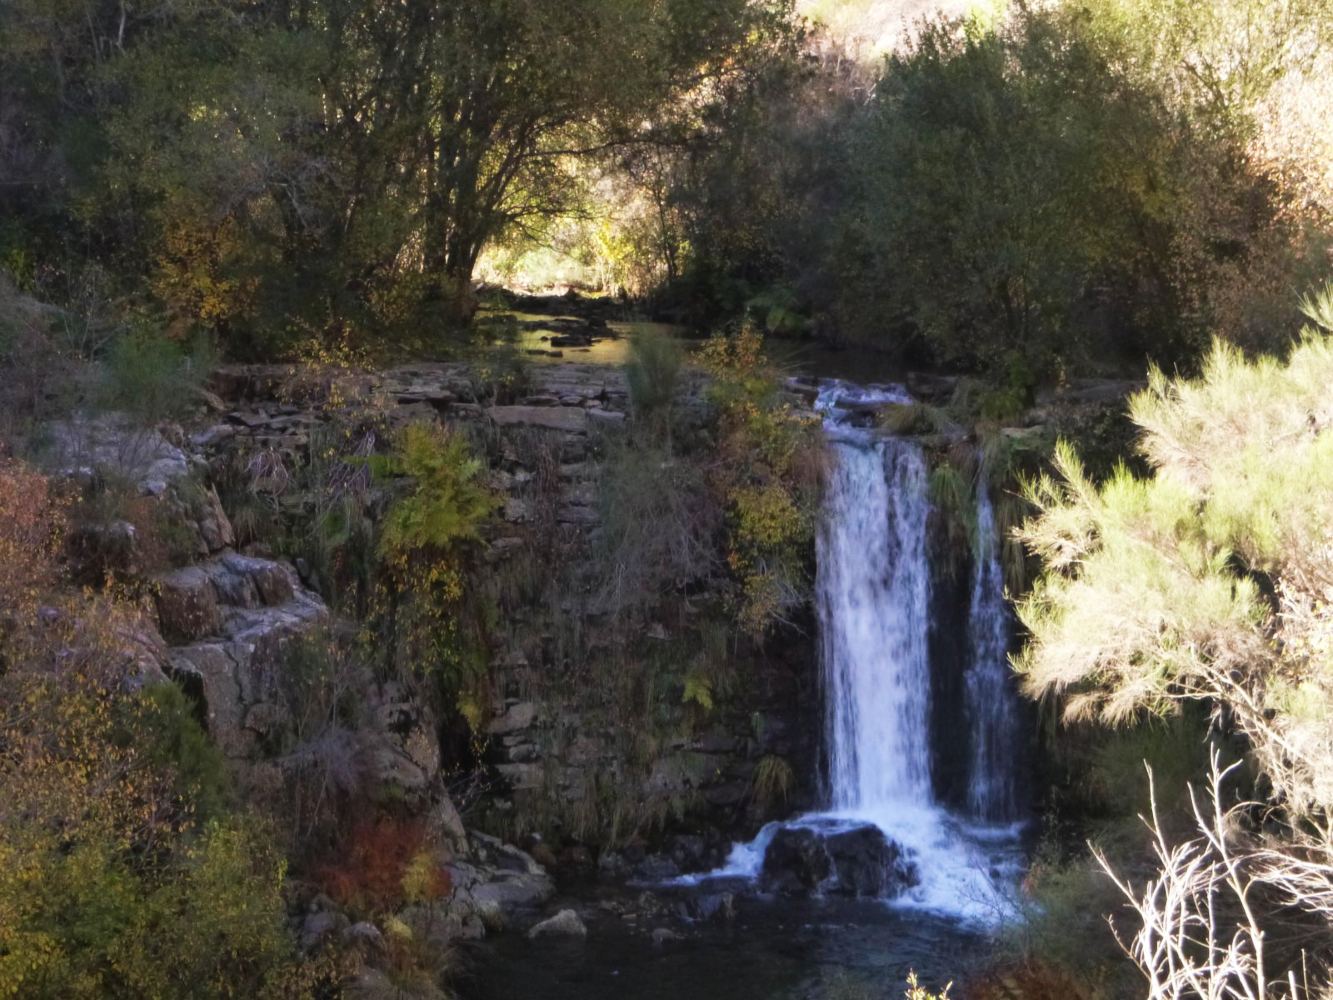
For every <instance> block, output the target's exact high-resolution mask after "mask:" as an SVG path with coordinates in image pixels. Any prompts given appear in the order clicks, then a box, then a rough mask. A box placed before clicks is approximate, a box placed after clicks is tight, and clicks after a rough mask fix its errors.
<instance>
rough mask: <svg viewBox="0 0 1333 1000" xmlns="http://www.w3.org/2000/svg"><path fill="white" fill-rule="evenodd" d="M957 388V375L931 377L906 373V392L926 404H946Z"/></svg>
mask: <svg viewBox="0 0 1333 1000" xmlns="http://www.w3.org/2000/svg"><path fill="white" fill-rule="evenodd" d="M957 387H958V376H957V375H931V374H929V373H927V372H908V373H907V391H908V392H910V393H911V394H912V395H913V396H914V397H915V398H917V399H919V400H922V401H923V402H926V403H936V404H939V403H947V402H948V401H949V399H950V398H951V397H952V396H953V393H954V390H955V389H956V388H957Z"/></svg>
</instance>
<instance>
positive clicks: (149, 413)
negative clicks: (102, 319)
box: [102, 326, 213, 426]
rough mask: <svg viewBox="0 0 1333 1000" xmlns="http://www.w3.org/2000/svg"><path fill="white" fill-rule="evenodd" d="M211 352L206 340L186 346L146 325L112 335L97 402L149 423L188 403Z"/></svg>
mask: <svg viewBox="0 0 1333 1000" xmlns="http://www.w3.org/2000/svg"><path fill="white" fill-rule="evenodd" d="M212 365H213V355H212V353H211V351H210V350H209V349H208V346H207V342H206V341H203V340H199V341H197V342H196V343H195V344H193V345H192V346H191V347H190V348H189V349H186V347H184V346H183V345H182V344H180V343H179V342H177V341H175V340H172V339H170V338H168V337H167V336H165V335H164V334H162V333H160V332H158V331H157V330H155V329H153V328H151V327H149V326H138V327H136V328H134V329H131V330H129V331H128V332H126V333H124V334H123V335H122V336H120V337H118V338H117V339H116V340H115V341H114V342H113V343H112V345H111V348H110V351H109V353H108V356H107V359H106V378H105V381H104V385H103V396H102V401H103V403H104V404H105V405H106V406H108V407H111V408H113V409H116V410H119V411H121V412H123V413H127V414H129V415H130V416H131V418H132V419H134V420H135V421H136V422H138V423H141V424H143V425H145V426H151V425H153V424H156V423H158V422H160V421H162V420H167V419H171V418H173V417H177V416H179V415H180V414H181V413H183V412H184V411H185V410H187V409H188V408H189V407H191V406H192V405H194V402H195V398H194V394H195V391H196V390H197V389H198V388H199V387H200V386H202V385H203V384H204V382H205V381H206V380H207V378H208V376H209V373H210V371H211V369H212Z"/></svg>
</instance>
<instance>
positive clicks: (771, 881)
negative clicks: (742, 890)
mask: <svg viewBox="0 0 1333 1000" xmlns="http://www.w3.org/2000/svg"><path fill="white" fill-rule="evenodd" d="M832 874H833V860H832V859H831V858H830V857H829V855H828V851H826V850H825V849H824V839H823V838H822V837H821V836H820V835H819V834H818V833H816V832H815V831H814V830H810V829H806V828H803V827H784V828H783V829H781V830H779V831H778V832H777V833H776V834H774V836H773V841H772V843H770V844H769V845H768V850H766V851H765V852H764V866H763V870H762V871H761V872H760V876H759V884H760V887H761V888H762V889H763V890H764V891H765V892H778V893H782V894H783V895H808V894H810V893H814V892H817V891H818V890H819V888H820V886H822V885H823V884H824V882H825V881H827V880H828V878H829V876H830V875H832Z"/></svg>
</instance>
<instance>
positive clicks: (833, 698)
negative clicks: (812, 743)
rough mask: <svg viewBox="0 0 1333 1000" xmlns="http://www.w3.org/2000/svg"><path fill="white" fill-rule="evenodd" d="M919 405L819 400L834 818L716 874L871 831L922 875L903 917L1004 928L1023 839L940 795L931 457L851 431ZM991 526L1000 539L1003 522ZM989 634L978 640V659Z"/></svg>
mask: <svg viewBox="0 0 1333 1000" xmlns="http://www.w3.org/2000/svg"><path fill="white" fill-rule="evenodd" d="M910 401H911V398H910V397H909V396H908V395H907V394H906V393H905V391H904V390H902V389H900V388H897V387H869V388H858V387H854V386H849V385H847V384H845V383H830V384H828V385H827V386H826V387H825V388H824V390H823V391H822V392H821V393H820V396H819V399H818V402H817V404H816V408H817V409H818V410H820V411H821V412H822V413H824V418H825V423H824V426H825V430H826V433H827V436H828V438H829V448H830V471H829V476H828V482H827V485H826V489H825V500H824V510H823V517H822V520H821V524H820V531H819V536H818V542H817V555H818V572H817V577H816V581H815V590H816V597H817V601H818V611H819V627H820V636H821V646H822V666H823V671H824V678H825V703H826V711H825V719H826V732H825V745H826V748H827V753H828V768H827V771H828V774H827V778H828V789H827V793H828V801H829V805H830V810H829V811H828V812H824V813H815V814H810V815H806V816H801V817H798V818H796V819H794V820H791V821H788V822H786V823H770V824H769V825H768V826H766V827H765V828H764V829H763V830H762V831H760V834H759V836H758V837H756V838H755V840H754V841H752V842H750V843H748V844H739V845H737V846H736V847H735V849H734V850H733V851H732V853H731V856H730V857H729V859H728V863H727V865H726V867H725V868H723V869H722V870H720V871H718V872H714V873H712V875H713V876H746V877H751V878H752V877H755V876H757V875H758V874H759V872H760V870H761V867H762V865H763V861H764V856H765V852H766V851H767V849H768V847H769V845H770V844H771V843H772V842H773V839H774V837H775V836H776V834H777V831H778V830H779V829H780V828H782V827H784V826H785V827H797V828H799V827H809V828H815V829H818V828H827V825H828V824H830V823H835V824H836V823H842V824H849V825H850V824H866V823H871V824H874V825H875V826H877V827H879V828H880V830H882V831H883V832H884V834H885V835H886V836H887V837H888V838H890V839H891V840H893V841H894V842H895V843H897V844H898V845H899V846H900V847H901V848H902V849H903V850H904V852H905V853H906V855H908V856H909V857H910V859H911V860H912V862H913V863H914V864H915V866H916V869H917V871H918V872H919V875H920V881H919V883H918V884H917V885H915V886H914V887H912V888H911V889H909V890H908V892H907V893H906V894H905V895H902V896H899V897H897V898H896V899H895V900H894V903H895V905H909V906H910V905H915V906H920V907H922V908H925V909H929V910H932V911H936V912H941V913H946V914H951V915H954V916H958V917H962V918H965V919H973V920H983V921H986V920H993V919H995V918H997V917H1000V916H1002V915H1003V914H1004V913H1006V912H1008V911H1009V909H1010V907H1009V904H1008V903H1007V901H1006V900H1007V895H1006V893H1005V891H1004V889H1003V887H1002V883H1003V882H1004V881H1005V877H1006V876H1005V875H1003V874H1001V872H1004V871H1006V870H1008V871H1012V869H1013V868H1014V867H1015V857H1014V851H1013V844H1014V836H1013V835H1014V833H1015V829H1014V828H1012V827H987V826H977V825H968V824H964V823H961V822H959V821H958V820H956V819H955V818H953V817H952V816H950V815H949V814H948V813H947V812H946V811H945V810H944V809H942V808H941V807H940V806H939V805H938V804H937V803H936V802H935V797H934V791H933V789H932V786H931V777H930V746H931V743H930V731H929V719H930V655H929V654H930V650H929V641H928V639H929V629H930V576H931V574H930V564H929V558H928V556H929V553H928V550H927V532H926V527H927V524H926V522H927V516H928V513H929V508H930V505H929V491H928V477H927V473H926V464H925V459H924V457H923V455H922V453H921V450H920V448H919V447H918V446H917V445H916V444H914V443H912V442H909V441H905V440H899V439H894V438H885V437H883V436H881V435H879V434H876V433H875V432H873V431H868V430H860V429H857V428H855V427H853V426H850V425H849V423H848V420H847V417H848V415H849V413H851V412H856V411H859V410H862V409H866V408H869V407H873V406H875V405H880V404H883V403H906V402H910ZM988 509H989V508H988ZM987 516H988V517H989V523H990V524H991V526H992V527H991V529H990V531H991V534H992V536H993V534H994V528H993V523H994V519H993V515H987ZM998 574H999V570H998V561H997V565H996V568H995V570H994V572H990V571H989V570H987V572H986V574H985V576H984V579H978V580H977V581H974V590H975V589H978V588H980V589H984V590H985V591H986V593H985V594H984V595H983V597H982V600H980V601H978V600H977V599H976V597H977V595H975V594H974V600H973V606H974V610H975V611H977V614H978V615H980V616H981V618H982V619H984V621H985V622H986V623H990V622H991V621H992V619H994V620H996V621H998V622H999V624H998V625H997V626H995V627H996V628H998V629H1000V630H1003V629H1004V627H1005V626H1004V622H1003V617H1002V615H1003V610H1004V609H1003V592H1002V591H1001V589H1000V587H999V576H998ZM994 602H998V606H996V605H995V603H994ZM985 628H990V625H989V624H986V626H985ZM985 628H982V627H981V626H978V629H977V631H976V638H975V641H974V646H976V647H977V648H978V649H980V647H981V645H982V638H983V632H985ZM998 634H999V638H998V640H994V636H993V635H991V634H990V633H986V635H985V643H984V645H985V654H986V656H987V657H988V658H989V659H988V660H987V664H988V667H987V669H986V670H985V671H983V672H982V679H981V681H980V682H979V683H978V685H977V687H976V693H977V696H984V695H985V694H986V692H987V691H988V690H989V689H988V688H987V687H986V685H988V684H991V683H992V679H991V673H992V671H991V670H990V669H989V667H990V666H997V667H998V669H1003V668H1004V649H1003V643H1004V641H1005V636H1004V634H1003V632H1002V631H1001V632H999V633H998ZM1000 684H1001V685H1002V684H1003V676H1002V675H1001V677H1000ZM970 691H971V677H970V675H969V692H970ZM996 742H997V744H998V742H999V739H998V738H997V740H996ZM988 746H989V743H988ZM979 753H982V751H979ZM984 755H985V759H986V762H987V766H988V767H990V766H992V765H993V766H994V767H995V768H996V769H997V771H998V769H1000V768H1002V767H1003V766H1004V764H1005V761H1003V760H1002V759H1000V757H999V756H998V755H989V750H986V751H984ZM987 773H989V772H987ZM1005 782H1010V783H1011V782H1012V779H1011V778H1009V777H1007V776H1006V777H1005V778H1003V779H1000V778H995V779H994V780H993V781H992V780H991V779H984V780H982V781H981V784H982V785H984V786H985V787H984V788H983V789H982V790H981V792H980V794H981V795H982V797H983V798H986V799H987V801H989V797H990V796H991V795H993V794H1002V792H1000V791H996V789H1002V788H1003V787H1004V783H1005ZM1009 787H1010V788H1011V787H1012V785H1011V784H1010V785H1009ZM995 811H996V812H998V810H995ZM991 812H992V810H991V809H990V807H989V806H987V808H986V809H984V810H978V815H979V816H980V817H981V818H988V817H989V816H990V814H991Z"/></svg>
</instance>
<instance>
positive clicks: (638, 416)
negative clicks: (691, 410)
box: [625, 330, 684, 435]
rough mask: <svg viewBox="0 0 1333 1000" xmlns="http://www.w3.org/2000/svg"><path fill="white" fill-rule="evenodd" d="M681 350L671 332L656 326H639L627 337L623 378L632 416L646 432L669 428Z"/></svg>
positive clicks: (657, 431)
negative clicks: (632, 412) (626, 357)
mask: <svg viewBox="0 0 1333 1000" xmlns="http://www.w3.org/2000/svg"><path fill="white" fill-rule="evenodd" d="M683 360H684V352H683V351H682V350H681V347H680V345H679V344H678V343H677V342H676V341H675V340H674V339H673V338H672V337H670V336H668V335H667V334H665V333H662V332H661V331H659V330H639V331H637V332H635V334H634V335H633V338H632V339H631V340H630V357H629V362H628V363H627V364H626V365H625V379H626V381H627V382H628V383H629V399H630V405H631V406H632V407H633V408H634V419H635V420H637V421H640V422H641V423H642V424H643V425H644V428H645V430H647V431H648V432H649V433H653V434H658V435H661V434H663V433H665V432H667V431H669V430H670V420H671V406H672V403H673V402H674V400H675V397H676V387H677V385H678V383H679V381H680V367H681V363H682V362H683Z"/></svg>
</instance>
